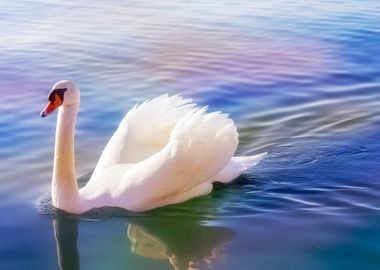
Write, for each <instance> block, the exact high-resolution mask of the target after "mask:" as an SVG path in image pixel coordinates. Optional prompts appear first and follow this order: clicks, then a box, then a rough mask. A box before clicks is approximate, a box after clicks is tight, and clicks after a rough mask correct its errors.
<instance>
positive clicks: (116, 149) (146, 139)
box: [95, 94, 196, 172]
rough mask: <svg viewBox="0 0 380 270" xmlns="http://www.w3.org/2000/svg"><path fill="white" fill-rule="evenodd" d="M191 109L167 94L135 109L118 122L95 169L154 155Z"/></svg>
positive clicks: (191, 107)
mask: <svg viewBox="0 0 380 270" xmlns="http://www.w3.org/2000/svg"><path fill="white" fill-rule="evenodd" d="M195 106H196V104H194V103H192V100H191V99H183V98H181V97H180V96H178V95H176V96H169V95H167V94H166V95H161V96H159V97H157V98H154V99H151V100H147V101H145V102H143V103H142V104H140V105H135V106H134V107H133V108H132V109H131V110H130V111H129V112H128V113H127V114H126V115H125V117H124V118H123V119H122V121H121V122H120V124H119V127H118V128H117V130H116V131H115V133H114V134H113V136H112V137H111V139H110V141H109V142H108V144H107V146H106V147H105V149H104V151H103V153H102V155H101V157H100V159H99V162H98V164H97V168H99V170H101V168H104V167H107V166H110V165H115V164H119V163H136V162H139V161H141V160H144V159H145V158H148V157H149V156H150V155H152V154H154V153H156V152H158V151H159V150H160V149H162V148H163V147H164V146H165V145H166V144H167V142H168V141H169V138H170V134H171V132H172V130H173V128H174V127H175V125H176V124H177V123H178V122H179V121H180V120H181V119H182V118H183V117H185V116H186V115H187V113H188V112H190V111H191V110H192V109H193V108H194V107H195ZM95 172H96V171H95Z"/></svg>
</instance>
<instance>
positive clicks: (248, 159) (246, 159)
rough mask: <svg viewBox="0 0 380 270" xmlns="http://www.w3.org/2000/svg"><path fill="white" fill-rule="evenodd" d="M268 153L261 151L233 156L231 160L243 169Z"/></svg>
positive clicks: (249, 166) (255, 163)
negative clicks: (254, 153) (255, 153)
mask: <svg viewBox="0 0 380 270" xmlns="http://www.w3.org/2000/svg"><path fill="white" fill-rule="evenodd" d="M267 154H268V153H267V152H265V153H261V154H258V155H253V156H241V157H233V158H232V160H231V161H232V162H234V163H237V164H239V165H240V166H241V168H242V169H243V171H245V170H248V169H249V168H251V167H253V166H255V165H257V163H259V162H260V161H261V160H262V159H263V158H264V157H265V156H266V155H267Z"/></svg>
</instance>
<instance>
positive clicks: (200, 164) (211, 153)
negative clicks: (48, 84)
mask: <svg viewBox="0 0 380 270" xmlns="http://www.w3.org/2000/svg"><path fill="white" fill-rule="evenodd" d="M79 103H80V93H79V88H78V86H77V85H76V84H75V83H73V82H71V81H60V82H58V83H56V84H55V85H54V86H53V88H52V90H51V92H50V94H49V103H48V105H47V106H46V107H45V108H44V110H43V111H42V112H41V116H42V117H45V116H47V115H48V114H50V113H51V112H53V111H54V110H55V109H56V108H58V107H60V109H59V111H58V119H57V130H56V137H55V155H54V169H53V176H52V189H51V195H52V201H53V205H54V206H55V207H56V208H59V209H62V210H64V211H67V212H71V213H75V214H79V213H83V212H86V211H88V210H90V209H92V208H98V207H103V206H112V207H122V208H125V209H128V210H130V211H145V210H149V209H153V208H156V207H160V206H164V205H168V204H174V203H180V202H183V201H186V200H188V199H190V198H193V197H196V196H201V195H205V194H207V193H209V192H211V190H212V183H213V182H223V183H228V182H230V181H231V180H233V179H234V178H236V177H237V176H239V175H240V174H241V173H242V172H243V171H245V170H246V169H247V168H249V167H251V166H254V165H255V164H256V163H257V162H258V161H260V159H262V158H263V156H264V155H265V154H266V153H263V154H259V155H256V156H247V157H233V154H234V153H235V150H236V147H237V144H238V134H237V132H236V127H235V125H234V123H233V121H232V120H231V119H230V118H228V116H227V115H226V114H222V113H220V112H213V113H206V108H197V107H196V104H194V103H192V101H191V99H182V98H181V97H179V96H171V97H170V96H168V95H162V96H159V97H157V98H155V99H152V100H148V101H145V102H144V103H142V104H141V105H139V106H135V107H134V108H132V109H131V110H130V111H129V112H128V113H127V114H126V115H125V117H124V119H123V120H122V121H121V123H120V125H119V127H118V128H117V130H116V132H115V133H114V134H113V136H112V138H111V139H110V141H109V142H108V144H107V146H106V147H105V149H104V151H103V153H102V155H101V157H100V159H99V161H98V164H97V166H96V168H95V170H94V172H93V174H92V176H91V178H90V180H89V181H88V183H87V184H86V185H85V186H84V187H83V188H81V189H78V185H77V181H76V173H75V158H74V133H75V122H76V116H77V112H78V108H79Z"/></svg>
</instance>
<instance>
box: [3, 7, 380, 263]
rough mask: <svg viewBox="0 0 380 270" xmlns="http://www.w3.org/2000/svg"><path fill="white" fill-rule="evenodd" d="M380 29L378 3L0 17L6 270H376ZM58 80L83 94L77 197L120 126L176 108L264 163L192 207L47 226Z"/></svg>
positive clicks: (25, 11)
mask: <svg viewBox="0 0 380 270" xmlns="http://www.w3.org/2000/svg"><path fill="white" fill-rule="evenodd" d="M379 14H380V2H378V1H375V0H372V1H370V0H365V1H355V0H349V1H344V2H343V1H333V0H331V1H327V0H326V1H322V0H320V1H317V0H312V1H307V2H304V1H300V0H296V1H276V0H269V1H265V3H259V2H257V3H255V2H253V1H243V0H241V1H228V0H221V1H216V0H208V1H199V0H198V1H191V2H189V1H183V0H176V1H169V0H163V1H156V2H153V3H150V2H148V1H117V0H115V1H97V2H95V1H87V0H81V1H76V2H75V3H67V1H45V0H35V1H34V0H30V1H27V0H21V1H10V0H5V1H2V2H0V19H1V33H2V42H1V43H0V52H1V53H0V93H1V98H0V171H1V174H0V181H1V187H0V215H1V216H2V219H1V222H0V239H1V241H0V269H57V268H59V267H60V268H61V269H79V268H81V269H242V270H245V269H266V270H267V269H289V270H290V269H291V270H294V269H308V270H312V269H377V268H378V266H379V265H380V166H379V164H380V151H379V150H380V140H379V138H380V129H379V127H380V16H379ZM61 79H71V80H74V81H75V82H77V83H78V84H79V85H80V87H81V93H82V103H81V110H80V113H79V119H78V126H77V136H76V157H77V172H78V174H79V176H80V181H81V183H83V182H85V181H86V180H87V179H88V177H89V174H90V173H91V171H92V170H93V168H94V166H95V164H96V161H97V159H98V157H99V155H100V153H101V151H102V149H103V147H104V145H105V144H106V142H107V140H108V138H109V137H110V136H111V135H112V133H113V131H114V130H115V128H116V127H117V125H118V123H119V121H120V120H121V118H122V117H123V115H124V114H125V112H126V111H127V110H128V109H129V108H131V107H132V106H133V105H134V104H135V103H137V102H141V101H143V100H145V99H146V98H151V97H155V96H157V95H160V94H163V93H166V92H168V93H170V94H178V93H179V94H182V95H183V96H186V97H191V98H193V99H194V100H195V101H197V102H198V103H199V104H200V105H209V107H210V110H222V111H225V112H228V113H230V115H231V117H232V118H233V119H234V120H235V122H236V125H237V126H238V129H239V134H240V145H239V148H238V153H239V154H255V153H260V152H263V151H268V152H269V155H268V156H267V157H266V158H265V160H264V161H263V162H262V163H260V164H259V165H258V166H257V167H254V168H253V169H252V170H250V171H249V173H247V174H245V175H243V176H241V177H240V178H239V179H238V180H237V181H235V182H234V183H233V184H231V185H228V186H217V187H216V188H215V190H214V191H213V193H211V194H210V195H207V196H205V197H201V198H197V199H194V200H191V201H189V202H186V203H183V204H180V205H175V206H170V207H164V208H162V209H158V210H155V211H152V212H148V213H143V214H132V213H128V212H126V211H123V210H120V209H104V210H102V211H94V212H92V213H89V214H87V215H84V216H80V217H74V216H70V215H67V214H64V213H52V212H51V211H50V210H49V209H50V208H49V206H48V200H47V199H41V198H43V197H44V196H45V194H46V193H47V192H49V189H50V178H51V172H52V158H53V145H54V129H55V121H56V118H55V116H53V117H49V118H46V119H42V118H40V117H39V112H40V111H41V109H42V107H43V106H44V105H45V103H46V101H47V94H48V92H49V90H50V89H51V86H52V85H53V84H54V83H55V82H56V81H58V80H61ZM39 200H40V201H42V202H44V205H45V207H43V206H41V205H39V206H36V202H37V201H39ZM46 205H47V206H46Z"/></svg>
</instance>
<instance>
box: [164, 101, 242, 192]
mask: <svg viewBox="0 0 380 270" xmlns="http://www.w3.org/2000/svg"><path fill="white" fill-rule="evenodd" d="M206 110H207V108H206V107H204V108H201V109H193V110H191V111H190V112H189V113H187V115H186V116H185V117H184V118H183V119H182V120H181V121H180V122H179V123H178V124H177V125H176V127H175V128H174V130H173V132H172V134H171V137H170V141H169V143H168V148H169V149H170V151H171V156H172V158H173V160H176V166H177V169H178V170H182V171H183V174H184V175H182V177H181V178H182V179H181V178H179V181H181V182H182V184H183V182H185V186H186V185H187V184H188V185H190V186H195V185H197V184H199V183H202V182H203V181H206V180H208V179H210V178H211V177H212V176H213V175H215V174H216V173H217V172H218V171H220V170H221V169H222V168H223V167H224V166H226V164H227V163H228V162H229V161H230V160H231V157H232V156H233V154H234V153H235V151H236V148H237V145H238V134H237V131H236V127H235V125H234V123H233V121H232V120H231V119H230V118H229V117H228V116H227V115H226V114H222V113H220V112H212V113H206ZM183 178H188V179H187V180H186V179H183ZM172 181H173V180H172ZM186 182H187V184H186ZM187 188H188V187H187Z"/></svg>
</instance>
